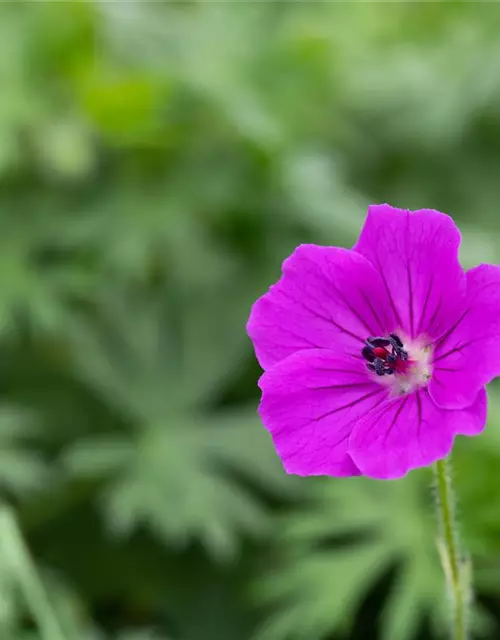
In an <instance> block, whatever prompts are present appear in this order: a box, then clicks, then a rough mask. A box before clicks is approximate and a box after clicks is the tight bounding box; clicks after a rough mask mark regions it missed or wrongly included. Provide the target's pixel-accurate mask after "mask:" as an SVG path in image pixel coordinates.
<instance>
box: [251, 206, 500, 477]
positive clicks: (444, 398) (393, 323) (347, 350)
mask: <svg viewBox="0 0 500 640" xmlns="http://www.w3.org/2000/svg"><path fill="white" fill-rule="evenodd" d="M459 245H460V233H459V231H458V229H457V227H456V226H455V223H454V222H453V220H452V219H451V218H450V217H449V216H447V215H445V214H443V213H440V212H438V211H434V210H430V209H423V210H419V211H407V210H402V209H394V208H392V207H390V206H389V205H375V206H371V207H369V210H368V216H367V219H366V222H365V225H364V228H363V230H362V232H361V235H360V238H359V240H358V242H357V244H356V245H355V246H354V248H353V249H350V250H349V249H341V248H337V247H320V246H316V245H301V246H299V247H298V248H297V249H296V250H295V251H294V253H293V254H292V255H291V256H290V257H289V258H288V259H287V260H285V262H284V264H283V276H282V278H281V279H280V280H279V282H278V283H277V284H275V285H273V286H272V287H271V288H270V290H269V291H268V293H266V294H265V295H263V296H262V297H261V298H260V299H259V300H257V302H256V303H255V304H254V306H253V308H252V312H251V314H250V319H249V321H248V325H247V330H248V333H249V335H250V337H251V339H252V341H253V343H254V346H255V351H256V355H257V358H258V360H259V362H260V364H261V366H262V367H263V369H264V370H265V373H264V375H263V376H262V378H261V380H260V382H259V385H260V387H261V389H262V402H261V404H260V408H259V412H260V415H261V418H262V421H263V423H264V426H265V427H266V428H267V429H268V430H269V431H270V433H271V434H272V437H273V441H274V444H275V446H276V450H277V452H278V454H279V456H280V457H281V459H282V461H283V464H284V466H285V469H286V470H287V471H288V472H289V473H295V474H298V475H331V476H350V475H360V474H364V475H367V476H371V477H374V478H398V477H401V476H403V475H404V474H406V473H407V472H408V471H409V470H410V469H413V468H416V467H421V466H426V465H429V464H431V463H432V462H434V461H435V460H437V459H440V458H443V457H445V456H446V455H447V454H448V453H449V451H450V450H451V447H452V445H453V440H454V437H455V435H457V434H462V435H476V434H478V433H480V432H481V431H482V429H483V428H484V425H485V422H486V404H487V402H486V401H487V398H486V391H485V385H486V384H487V383H488V382H490V381H491V380H492V379H493V378H494V377H496V376H498V375H500V267H497V266H493V265H486V264H482V265H480V266H478V267H475V268H473V269H471V270H469V271H464V270H463V269H462V267H461V265H460V263H459V260H458V250H459Z"/></svg>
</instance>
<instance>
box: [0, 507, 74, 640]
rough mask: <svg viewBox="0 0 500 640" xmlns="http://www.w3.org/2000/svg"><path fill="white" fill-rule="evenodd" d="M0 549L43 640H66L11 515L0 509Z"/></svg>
mask: <svg viewBox="0 0 500 640" xmlns="http://www.w3.org/2000/svg"><path fill="white" fill-rule="evenodd" d="M0 549H1V553H2V556H3V557H4V558H5V560H4V562H5V563H6V566H7V567H8V569H9V571H10V573H11V575H12V580H13V581H15V582H16V583H17V585H18V587H19V588H20V590H21V592H22V593H23V595H24V598H25V600H26V604H27V605H28V607H29V608H30V610H31V614H32V615H33V618H34V619H35V621H36V623H37V626H38V629H39V631H40V637H41V638H42V639H43V640H66V637H65V635H64V633H63V631H62V629H61V626H60V624H59V620H58V619H57V616H56V614H55V613H54V610H53V609H52V606H51V604H50V600H49V598H48V596H47V592H46V591H45V587H44V585H43V583H42V581H41V579H40V577H39V575H38V573H37V570H36V568H35V565H34V563H33V560H32V558H31V556H30V553H29V551H28V548H27V547H26V544H25V542H24V539H23V536H22V533H21V530H20V528H19V525H18V522H17V518H16V516H15V513H14V511H13V510H12V509H11V508H10V507H7V506H5V505H1V506H0Z"/></svg>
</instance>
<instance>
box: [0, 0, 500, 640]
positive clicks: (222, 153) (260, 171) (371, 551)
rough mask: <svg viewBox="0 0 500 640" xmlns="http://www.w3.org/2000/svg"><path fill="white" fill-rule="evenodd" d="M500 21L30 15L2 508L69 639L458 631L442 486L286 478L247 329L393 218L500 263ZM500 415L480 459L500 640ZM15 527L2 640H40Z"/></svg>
mask: <svg viewBox="0 0 500 640" xmlns="http://www.w3.org/2000/svg"><path fill="white" fill-rule="evenodd" d="M499 27H500V6H498V5H497V4H495V3H482V4H481V3H480V4H474V3H454V2H441V3H405V2H400V3H354V2H352V3H348V2H344V3H335V2H332V3H315V2H310V3H306V2H304V3H287V2H269V3H265V2H260V3H257V2H255V3H252V2H233V3H231V2H228V3H223V2H188V1H186V2H179V3H165V2H143V1H139V0H132V1H127V2H105V1H102V2H98V1H95V2H90V1H88V2H64V3H58V2H53V3H52V2H43V1H41V2H10V3H9V2H4V3H2V4H1V6H0V43H1V44H0V47H1V53H2V55H1V56H0V77H1V79H2V83H1V86H2V93H1V95H0V231H1V232H0V350H1V356H2V357H1V359H0V388H1V394H2V397H1V404H0V486H1V488H2V500H3V501H4V503H5V504H7V503H8V504H10V505H12V506H14V507H15V509H16V513H17V515H18V518H19V522H20V524H21V527H22V531H23V533H24V535H25V537H26V540H27V543H28V545H29V548H30V551H31V553H32V554H33V557H34V560H35V562H36V564H37V566H38V569H39V571H40V575H41V576H42V579H43V582H44V584H45V585H46V588H47V593H48V597H49V601H50V607H51V608H52V610H53V613H54V614H55V615H56V616H57V618H58V620H59V624H60V625H61V627H62V629H63V632H64V634H65V635H66V638H67V640H105V639H110V640H301V639H303V638H304V639H305V638H307V640H331V639H333V638H352V639H354V638H356V639H360V638H363V639H365V640H372V639H376V638H381V639H382V640H416V638H417V637H421V638H424V639H427V638H431V637H432V638H434V637H435V638H441V637H443V635H442V634H443V620H444V618H445V615H446V598H445V594H444V593H443V588H442V577H441V569H440V566H439V559H438V557H437V553H436V551H435V540H434V535H435V534H434V531H435V525H434V521H433V517H432V505H431V501H430V496H429V484H430V474H429V472H428V470H421V471H416V472H413V473H411V474H410V475H409V476H408V477H407V478H405V479H404V480H402V481H400V482H397V483H391V482H387V483H381V482H372V481H367V480H365V479H354V480H344V479H342V480H332V479H324V478H321V479H316V478H310V479H299V478H295V477H291V476H287V475H286V474H285V473H284V471H283V470H282V468H281V466H280V464H279V461H278V460H277V458H276V456H275V454H274V451H273V448H272V444H271V442H270V439H269V437H268V435H267V433H266V432H265V431H264V429H263V428H262V427H261V426H260V424H259V420H258V417H257V414H256V405H257V402H258V391H257V386H256V382H257V378H258V376H259V369H258V367H257V365H256V363H255V361H254V358H253V354H252V349H251V345H250V344H249V341H248V339H247V338H246V336H245V331H244V326H245V322H246V318H247V316H248V312H249V309H250V305H251V303H252V302H253V300H254V299H255V298H256V297H257V296H258V295H259V294H261V293H262V292H263V291H264V290H265V289H266V288H267V286H269V284H271V283H272V282H273V281H275V280H276V279H277V277H278V274H279V267H280V264H281V262H282V261H283V259H284V258H285V257H286V256H287V255H288V254H289V253H290V252H291V250H292V249H293V248H294V246H296V245H297V244H299V243H301V242H317V243H320V244H333V245H345V246H349V245H350V244H352V243H353V241H354V239H355V238H356V235H357V233H358V230H359V228H360V225H361V223H362V220H363V217H364V214H365V211H366V206H367V205H368V204H369V203H370V202H380V201H383V202H386V201H387V202H390V203H391V204H393V205H395V206H400V207H407V208H418V207H432V208H437V209H441V210H443V211H446V212H448V213H451V214H452V215H453V216H454V217H455V218H456V220H457V221H458V223H459V224H460V226H461V228H462V231H463V235H464V247H463V255H462V257H463V261H464V263H465V264H467V265H472V264H475V263H478V262H481V261H492V262H498V261H499V259H500V248H499V239H500V222H499V219H498V206H499V205H498V203H499V202H500V190H499V186H498V185H499V182H498V175H499V170H500V81H499V78H498V68H499V64H500V41H499V40H498V33H499ZM490 402H491V408H490V419H489V426H488V429H487V431H486V433H485V434H484V435H483V436H481V437H479V438H476V439H475V440H470V439H465V438H459V439H458V441H457V446H456V456H455V458H456V461H455V471H456V476H457V481H458V489H459V492H460V498H461V507H460V515H461V518H462V520H463V524H464V538H465V542H466V543H467V545H468V547H469V549H470V550H471V553H472V556H473V562H474V572H475V581H476V595H477V606H476V612H475V628H476V632H477V637H478V638H487V639H493V638H498V637H499V635H500V622H499V621H500V493H499V491H498V487H499V486H500V396H499V395H498V391H497V390H496V387H495V388H491V389H490ZM0 524H1V519H0ZM4 533H5V532H2V531H0V637H1V638H2V639H5V640H39V639H40V638H41V636H40V634H39V631H38V629H37V625H36V620H35V617H36V616H35V617H34V611H33V607H32V603H31V602H30V597H29V594H26V593H25V590H23V584H22V580H20V578H19V575H18V573H17V572H16V564H15V558H16V555H15V549H13V548H11V546H9V539H8V537H5V536H4ZM418 634H420V636H419V635H418ZM43 640H47V638H43ZM48 640H56V639H55V638H49V639H48Z"/></svg>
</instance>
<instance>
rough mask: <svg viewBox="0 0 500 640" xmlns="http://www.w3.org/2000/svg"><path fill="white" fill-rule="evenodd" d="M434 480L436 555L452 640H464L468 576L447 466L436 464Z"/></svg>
mask: <svg viewBox="0 0 500 640" xmlns="http://www.w3.org/2000/svg"><path fill="white" fill-rule="evenodd" d="M434 474H435V479H436V497H437V510H438V516H439V520H440V523H441V538H440V540H439V551H440V554H441V559H442V562H443V568H444V572H445V576H446V582H447V586H448V589H449V592H450V596H451V600H452V605H453V620H452V623H453V627H452V636H451V637H452V638H453V640H467V638H468V632H467V623H468V615H467V614H468V612H467V608H468V604H469V593H470V584H469V575H468V572H467V571H466V568H467V567H466V564H465V562H464V561H463V558H462V554H461V552H460V547H459V542H458V535H457V525H456V520H455V505H454V497H453V489H452V483H451V478H450V475H449V472H448V462H447V461H446V460H439V461H438V462H436V464H435V465H434Z"/></svg>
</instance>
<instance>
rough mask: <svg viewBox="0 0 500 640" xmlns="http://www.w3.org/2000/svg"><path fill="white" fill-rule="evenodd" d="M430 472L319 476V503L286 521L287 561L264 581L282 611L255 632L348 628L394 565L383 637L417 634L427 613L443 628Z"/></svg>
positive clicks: (279, 634) (278, 636) (281, 637)
mask: <svg viewBox="0 0 500 640" xmlns="http://www.w3.org/2000/svg"><path fill="white" fill-rule="evenodd" d="M427 474H428V471H423V472H413V473H411V474H410V475H409V476H407V477H406V478H404V479H403V480H399V481H398V482H391V483H389V482H375V481H369V480H367V479H364V478H349V479H348V480H330V481H325V482H321V483H318V486H317V487H316V489H315V491H314V498H313V502H312V504H311V505H310V506H309V507H306V508H305V509H304V510H303V511H300V512H298V513H297V514H295V515H292V516H288V517H286V518H285V519H284V521H283V534H282V544H283V547H282V565H281V568H278V569H276V570H273V573H269V574H268V575H267V576H265V577H264V578H263V580H262V581H260V582H259V585H258V587H257V588H258V589H262V598H263V600H264V601H265V602H266V603H267V604H268V605H269V604H270V603H271V604H272V603H274V605H275V606H276V607H277V613H275V614H274V615H271V616H270V619H269V621H268V622H267V623H266V624H265V626H264V627H263V629H262V630H261V631H259V634H260V633H262V636H261V635H259V634H258V635H257V636H256V637H259V638H262V639H263V640H264V639H265V640H285V638H286V640H292V639H293V640H295V639H296V638H297V639H302V638H308V637H311V636H312V637H322V636H323V635H325V634H326V633H331V632H333V631H335V630H339V629H345V628H349V627H350V626H351V625H352V622H353V620H354V616H355V615H356V612H357V609H358V607H359V605H360V603H361V600H362V599H363V598H364V597H365V596H366V595H367V593H368V592H369V591H370V590H371V589H372V588H374V586H375V584H376V583H377V581H378V580H380V579H381V577H382V576H383V575H384V574H385V573H386V572H387V571H388V570H389V569H391V568H392V567H394V566H396V568H397V574H396V581H395V583H394V585H393V588H392V590H391V592H390V594H389V596H388V600H387V603H386V606H385V608H384V611H383V615H382V637H383V638H384V639H387V640H394V638H398V640H411V638H413V637H414V632H415V630H416V627H415V621H416V620H418V619H420V618H421V617H422V615H423V614H424V613H427V614H429V615H430V616H431V617H432V620H433V622H434V624H435V625H436V626H437V628H438V629H443V628H444V625H445V622H446V620H447V602H446V597H445V593H444V578H443V575H442V571H441V567H440V564H439V557H438V555H437V552H436V549H435V544H434V522H433V518H432V517H431V515H432V505H431V504H428V501H426V500H425V495H426V494H425V493H424V491H427V487H426V486H425V485H426V484H427V482H428V481H429V477H428V475H427ZM332 539H333V542H332ZM335 539H337V541H340V540H346V542H343V543H342V544H340V543H339V542H338V543H337V544H336V543H335ZM328 541H330V542H328Z"/></svg>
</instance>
